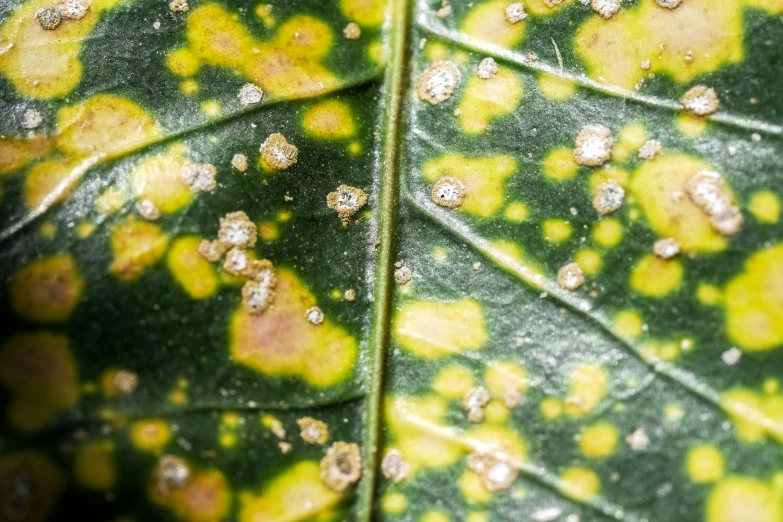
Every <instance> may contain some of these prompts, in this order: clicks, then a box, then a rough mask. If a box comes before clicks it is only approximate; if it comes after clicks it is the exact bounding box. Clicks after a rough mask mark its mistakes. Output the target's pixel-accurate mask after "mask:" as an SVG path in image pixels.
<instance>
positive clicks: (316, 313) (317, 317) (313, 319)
mask: <svg viewBox="0 0 783 522" xmlns="http://www.w3.org/2000/svg"><path fill="white" fill-rule="evenodd" d="M305 318H306V319H307V320H308V321H309V322H310V323H311V324H314V325H319V324H321V323H323V322H324V312H323V310H321V309H320V308H318V307H317V306H311V307H310V308H308V309H307V311H306V312H305Z"/></svg>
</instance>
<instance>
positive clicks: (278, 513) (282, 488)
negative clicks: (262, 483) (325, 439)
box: [239, 461, 341, 522]
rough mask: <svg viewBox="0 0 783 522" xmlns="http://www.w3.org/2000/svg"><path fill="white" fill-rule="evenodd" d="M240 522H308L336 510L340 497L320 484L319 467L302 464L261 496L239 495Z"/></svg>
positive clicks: (271, 485)
mask: <svg viewBox="0 0 783 522" xmlns="http://www.w3.org/2000/svg"><path fill="white" fill-rule="evenodd" d="M239 498H240V508H239V521H240V522H257V521H260V520H263V521H264V522H294V521H298V520H310V519H312V518H313V517H315V516H317V515H318V514H320V513H323V512H325V511H328V510H330V509H331V508H333V507H335V506H337V504H338V503H339V502H340V500H341V496H340V495H339V494H337V493H335V492H334V491H332V490H330V489H329V488H327V487H326V486H325V485H324V484H323V482H322V481H321V476H320V466H319V465H318V463H317V462H314V461H302V462H299V463H297V464H295V465H294V466H292V467H291V468H290V469H288V470H286V471H285V472H283V473H281V474H280V475H278V476H277V477H275V478H274V479H272V481H271V482H270V483H269V484H268V485H267V486H266V488H265V489H264V491H263V493H261V494H260V495H255V494H253V493H250V492H243V493H242V494H241V495H240V497H239Z"/></svg>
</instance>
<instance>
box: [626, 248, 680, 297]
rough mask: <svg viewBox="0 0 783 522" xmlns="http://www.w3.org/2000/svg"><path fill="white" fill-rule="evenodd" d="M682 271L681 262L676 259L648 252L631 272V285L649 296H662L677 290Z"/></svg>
mask: <svg viewBox="0 0 783 522" xmlns="http://www.w3.org/2000/svg"><path fill="white" fill-rule="evenodd" d="M682 272H683V269H682V263H680V262H679V261H678V260H676V259H661V258H659V257H658V256H655V255H653V254H649V255H647V256H645V257H643V258H642V259H641V261H639V263H638V264H637V265H636V266H635V267H634V269H633V272H631V287H632V288H633V289H634V290H636V291H637V292H639V293H641V294H644V295H646V296H649V297H663V296H666V295H668V294H670V293H672V292H674V291H676V290H679V288H680V284H681V283H682Z"/></svg>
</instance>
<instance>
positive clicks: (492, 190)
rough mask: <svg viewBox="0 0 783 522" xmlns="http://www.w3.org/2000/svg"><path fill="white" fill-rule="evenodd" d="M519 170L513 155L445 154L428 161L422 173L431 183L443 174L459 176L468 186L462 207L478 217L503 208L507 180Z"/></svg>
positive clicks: (491, 213)
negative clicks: (473, 155)
mask: <svg viewBox="0 0 783 522" xmlns="http://www.w3.org/2000/svg"><path fill="white" fill-rule="evenodd" d="M516 170H517V161H516V159H514V158H513V157H511V156H490V157H468V156H464V155H462V154H445V155H443V156H440V157H438V158H435V159H432V160H429V161H427V162H426V163H425V164H424V166H423V167H422V174H423V175H424V179H425V180H427V181H430V182H435V181H437V180H438V179H440V178H441V177H442V176H451V177H453V178H456V179H458V180H459V181H461V182H462V184H463V185H464V187H465V199H464V201H463V202H462V205H461V206H460V207H459V208H460V210H461V211H464V212H467V213H469V214H473V215H475V216H478V217H489V216H492V215H493V214H495V213H496V212H497V211H498V210H500V209H501V208H502V206H503V201H504V198H505V188H504V186H503V185H504V182H505V180H506V179H507V178H509V177H510V176H512V175H513V174H514V173H515V172H516Z"/></svg>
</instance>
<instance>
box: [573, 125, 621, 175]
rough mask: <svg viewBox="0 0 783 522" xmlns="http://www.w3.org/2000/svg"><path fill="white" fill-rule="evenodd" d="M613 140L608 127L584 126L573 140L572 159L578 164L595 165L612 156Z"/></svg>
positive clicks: (601, 163)
mask: <svg viewBox="0 0 783 522" xmlns="http://www.w3.org/2000/svg"><path fill="white" fill-rule="evenodd" d="M613 145H614V141H613V140H612V135H611V132H610V131H609V129H607V128H606V127H604V126H603V125H588V126H586V127H584V128H583V129H582V130H581V131H580V132H579V134H578V135H577V136H576V140H574V159H575V160H576V162H577V163H579V164H580V165H587V166H590V167H596V166H598V165H603V164H604V163H605V162H606V161H608V160H609V158H611V157H612V146H613Z"/></svg>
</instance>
